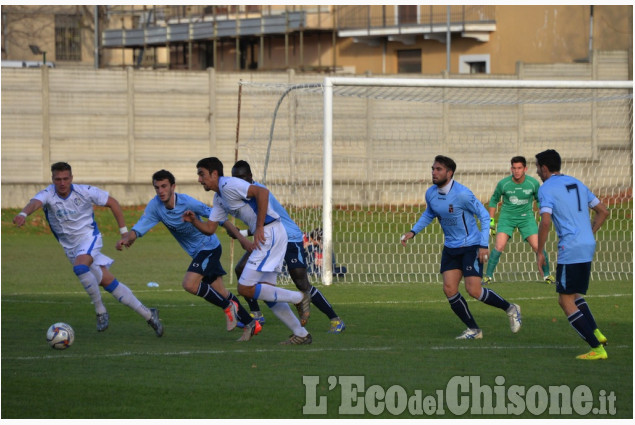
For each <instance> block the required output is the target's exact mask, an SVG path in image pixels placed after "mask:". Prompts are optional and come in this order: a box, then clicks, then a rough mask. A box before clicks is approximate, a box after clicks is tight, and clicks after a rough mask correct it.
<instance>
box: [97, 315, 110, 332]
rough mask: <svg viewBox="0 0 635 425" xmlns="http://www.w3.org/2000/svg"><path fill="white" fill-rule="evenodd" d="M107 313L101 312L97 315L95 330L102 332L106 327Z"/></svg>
mask: <svg viewBox="0 0 635 425" xmlns="http://www.w3.org/2000/svg"><path fill="white" fill-rule="evenodd" d="M109 318H110V316H108V313H101V314H98V315H97V332H103V331H105V330H106V329H108V319H109Z"/></svg>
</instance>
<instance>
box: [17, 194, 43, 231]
mask: <svg viewBox="0 0 635 425" xmlns="http://www.w3.org/2000/svg"><path fill="white" fill-rule="evenodd" d="M40 208H42V201H39V200H37V199H31V200H30V201H29V203H28V204H26V206H25V207H24V208H22V211H20V212H19V213H18V214H16V216H15V217H13V224H15V225H16V226H18V227H21V226H23V225H24V223H26V218H27V216H29V215H31V214H33V213H34V212H35V211H37V210H38V209H40Z"/></svg>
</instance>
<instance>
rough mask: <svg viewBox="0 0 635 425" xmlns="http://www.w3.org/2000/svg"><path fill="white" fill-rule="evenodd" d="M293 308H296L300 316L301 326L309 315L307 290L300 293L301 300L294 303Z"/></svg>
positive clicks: (309, 306) (309, 302)
mask: <svg viewBox="0 0 635 425" xmlns="http://www.w3.org/2000/svg"><path fill="white" fill-rule="evenodd" d="M295 308H297V309H298V316H300V324H301V325H302V326H304V325H306V323H307V322H308V321H309V316H310V315H311V294H310V293H308V292H303V293H302V301H300V302H299V303H297V304H296V305H295Z"/></svg>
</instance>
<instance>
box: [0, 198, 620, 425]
mask: <svg viewBox="0 0 635 425" xmlns="http://www.w3.org/2000/svg"><path fill="white" fill-rule="evenodd" d="M16 212H17V210H3V211H2V339H1V341H2V406H1V407H2V411H1V415H2V418H3V419H38V418H79V419H81V418H100V419H118V418H168V419H173V418H188V419H198V418H304V419H309V418H310V419H323V418H350V419H353V418H360V417H364V418H375V417H379V418H392V417H395V416H398V417H400V418H418V417H424V418H425V417H429V418H439V417H443V418H452V417H461V418H490V417H500V418H502V417H507V418H508V417H520V418H535V417H540V418H575V417H584V418H608V419H612V418H632V417H633V367H632V365H633V345H632V342H633V320H632V319H633V294H632V282H631V281H606V282H600V281H594V282H592V284H591V290H590V292H589V294H588V296H587V301H588V303H589V305H590V306H591V308H592V310H593V313H594V315H595V317H596V319H597V320H598V322H599V324H600V327H601V329H602V331H603V332H604V334H605V335H606V336H607V337H608V338H609V345H608V346H607V351H608V353H609V359H608V360H606V361H595V362H582V361H576V360H575V359H574V357H575V356H576V355H577V354H580V353H582V352H586V351H588V347H587V345H586V344H585V343H584V342H583V341H582V340H581V339H580V338H579V337H578V335H577V334H576V333H575V331H574V330H573V329H572V328H571V327H570V326H569V324H568V322H567V320H566V318H565V317H564V315H563V313H562V311H561V310H560V308H559V307H558V305H557V302H556V294H555V290H554V288H553V287H548V286H546V285H544V284H542V283H538V282H513V283H512V282H500V283H495V284H493V285H492V286H490V287H491V288H492V289H494V290H495V291H496V292H498V293H499V294H500V295H502V296H503V297H505V298H507V299H508V300H510V301H513V302H516V303H518V304H520V306H521V307H522V313H523V328H522V329H521V331H520V332H519V333H518V334H515V335H514V334H512V333H511V332H510V330H509V325H508V320H507V317H506V316H505V314H504V313H503V312H502V311H500V310H497V309H494V308H492V307H489V306H486V305H483V304H482V303H479V302H476V301H470V308H471V309H472V312H473V314H474V315H475V317H476V319H477V321H478V322H479V325H480V326H481V328H482V329H483V332H484V338H483V339H482V340H477V341H457V340H455V339H454V337H455V336H457V335H458V334H459V333H460V332H461V331H462V330H463V325H462V324H461V323H460V322H459V320H458V319H457V318H456V316H454V315H453V314H452V312H451V310H450V308H449V306H448V303H447V301H446V300H445V297H444V295H443V292H442V289H441V285H440V284H436V283H434V284H433V283H425V282H421V283H417V284H414V283H408V284H404V283H397V282H395V283H387V284H383V285H363V284H356V283H350V284H349V283H346V284H337V283H336V284H334V285H332V286H329V287H324V286H319V288H320V290H321V291H322V292H323V294H324V295H325V296H326V297H327V299H328V300H329V301H330V302H331V304H332V305H333V306H334V308H335V310H336V312H337V313H338V314H339V315H340V316H341V317H342V318H343V320H344V321H345V322H346V324H347V329H346V331H345V332H344V333H343V334H341V335H331V334H327V333H326V331H327V329H328V326H329V322H328V319H327V318H326V317H325V316H324V315H322V314H321V313H320V312H319V311H318V310H317V309H313V314H312V316H311V320H310V321H309V324H308V326H307V328H308V330H309V331H310V332H311V333H312V335H313V344H312V345H308V346H295V347H294V346H289V347H286V346H280V345H278V343H279V342H280V341H282V340H284V339H286V338H287V337H288V334H289V332H288V330H287V329H286V328H285V327H284V326H283V325H282V324H281V323H280V322H279V321H277V319H275V317H274V316H273V315H272V314H271V313H270V312H269V311H268V309H267V308H266V307H265V306H264V305H262V307H263V312H264V313H265V316H266V318H267V323H266V324H265V326H264V328H263V331H262V333H261V334H260V335H258V336H256V337H255V338H254V339H253V340H252V341H250V342H248V343H238V342H236V341H235V340H236V339H237V338H238V337H239V336H240V331H239V330H236V331H234V332H231V333H228V332H227V331H226V330H225V318H224V315H223V313H222V312H221V311H220V309H218V308H216V307H214V306H212V305H210V304H208V303H206V302H205V301H204V300H202V299H200V298H198V297H195V296H192V295H190V294H188V293H186V292H185V291H183V290H182V289H181V285H180V283H181V279H182V277H183V274H184V272H185V269H186V268H187V265H188V264H189V263H188V259H189V257H187V255H186V254H185V253H184V252H183V251H182V250H181V248H180V247H179V246H178V244H177V243H176V241H174V240H173V238H172V237H171V236H170V235H169V233H168V232H167V231H166V230H165V229H164V228H162V227H161V228H159V227H157V229H156V230H154V231H153V232H152V233H151V234H149V235H147V236H146V237H144V238H142V239H141V240H139V241H138V242H137V243H136V244H135V245H134V246H133V247H132V248H131V249H130V250H128V251H127V252H118V251H116V250H115V249H114V245H115V242H116V240H117V232H116V229H115V227H116V224H115V223H114V220H113V219H112V216H111V215H110V213H109V212H106V214H105V215H104V214H103V212H99V211H98V214H97V220H98V222H99V223H100V226H101V229H102V232H103V233H104V235H105V237H104V242H105V249H104V253H106V254H107V255H109V256H111V257H112V258H114V259H115V260H116V262H115V264H114V266H113V268H112V271H113V273H114V274H115V276H117V278H118V279H119V280H120V281H122V282H125V283H126V284H127V285H128V286H129V287H130V288H131V289H132V290H133V292H134V293H135V294H136V295H137V297H138V298H139V299H140V300H141V301H142V302H143V303H144V304H146V305H147V306H149V307H158V308H159V309H160V312H161V319H162V321H163V324H164V326H165V335H164V336H163V337H162V338H157V337H156V336H155V335H154V332H153V331H152V329H151V328H150V327H149V326H148V325H147V324H146V323H145V322H144V321H143V320H142V319H141V318H140V317H139V316H137V315H136V314H135V313H134V312H132V311H131V310H129V309H128V308H127V307H125V306H122V305H119V303H117V301H116V300H114V299H113V298H112V297H111V296H110V295H109V294H107V293H105V292H104V295H103V298H104V300H105V303H106V306H107V307H108V309H109V312H110V328H109V329H108V330H107V331H106V332H104V333H97V332H96V330H95V317H94V310H93V308H92V306H91V304H90V302H89V298H88V296H87V295H86V294H85V292H84V291H83V289H82V288H81V285H80V284H79V282H78V281H77V279H76V277H75V275H74V274H73V272H72V269H71V267H70V264H69V263H68V261H67V259H66V257H65V256H64V254H63V251H62V249H61V247H60V246H59V245H58V244H57V242H56V241H55V239H54V238H53V237H52V236H51V234H50V232H49V231H48V230H47V227H46V225H45V223H44V221H43V218H42V215H41V214H40V213H37V214H35V215H33V216H31V217H29V220H28V224H27V226H26V227H25V228H23V229H16V228H15V227H14V226H13V225H12V224H11V219H12V217H13V215H14V214H15V213H16ZM126 214H128V215H129V220H128V223H130V224H132V223H134V221H135V220H136V217H138V216H139V214H140V210H139V209H127V210H126ZM219 236H220V237H221V241H222V242H223V247H224V249H225V254H226V255H224V260H225V264H224V265H225V267H226V269H227V270H228V271H229V268H230V263H229V255H228V252H229V249H228V248H229V241H228V239H227V237H226V236H225V234H224V232H221V234H219ZM150 281H156V282H158V283H159V284H160V286H159V287H158V288H149V287H147V286H146V284H147V283H148V282H150ZM226 285H227V286H228V288H230V289H235V283H234V282H232V283H230V282H226ZM462 292H463V294H464V295H465V291H462ZM57 321H64V322H67V323H69V324H71V325H72V326H73V327H74V329H75V333H76V339H75V343H74V345H73V346H72V347H70V348H69V349H67V350H65V351H55V350H53V349H51V348H49V346H48V345H47V343H46V339H45V333H46V329H47V328H48V326H49V325H50V324H52V323H54V322H57ZM303 377H306V378H303ZM311 377H314V378H311ZM315 377H316V378H315ZM347 377H352V378H347ZM360 377H363V380H364V386H363V387H362V388H358V387H353V388H358V389H359V392H357V391H354V396H353V395H352V393H351V390H350V388H348V387H347V386H346V385H345V382H347V380H349V381H350V380H353V381H355V382H356V383H359V382H360V379H361V378H360ZM462 377H471V378H469V379H471V381H469V382H470V385H469V386H464V387H458V388H459V392H460V393H459V394H458V395H459V396H462V397H467V398H468V400H469V402H467V404H465V403H462V404H461V403H459V404H460V406H459V407H455V408H453V407H452V398H453V397H454V396H456V395H457V392H456V391H453V390H454V389H455V386H453V385H454V384H455V383H457V382H464V381H465V378H462ZM303 379H305V380H306V382H307V384H306V385H305V383H304V382H305V381H303ZM317 379H319V383H318V384H317V386H316V385H314V384H312V383H313V382H317V381H316V380H317ZM478 379H480V381H478ZM309 382H311V384H309ZM479 384H480V386H479ZM556 386H557V387H560V386H564V387H563V388H565V387H566V389H568V390H570V391H571V393H573V395H572V399H573V402H574V404H575V403H578V404H579V405H580V406H577V408H574V410H573V411H571V412H570V413H569V412H568V411H566V410H563V411H559V410H558V406H559V405H561V404H562V403H564V402H562V403H560V404H558V402H557V401H556V400H551V399H550V398H549V397H550V395H551V393H550V392H549V391H551V390H550V387H554V388H555V387H556ZM400 389H403V392H399V391H398V390H400ZM489 389H492V394H493V395H492V398H488V397H489V396H488V390H489ZM561 389H562V388H561ZM566 389H565V390H564V391H565V392H566ZM587 390H588V391H589V393H588V394H587V393H586V392H585V391H587ZM383 391H386V393H387V394H389V395H390V396H389V397H387V399H386V400H384V396H383V393H382V392H383ZM479 393H481V395H480V396H479ZM519 393H520V394H521V395H522V397H521V399H522V403H521V402H519V399H518V397H513V395H514V394H519ZM395 394H397V396H395ZM404 394H405V395H404ZM419 394H422V397H423V398H425V399H426V400H427V402H430V403H433V402H435V401H436V402H437V406H436V407H434V406H433V407H430V406H431V404H425V403H424V407H423V408H420V409H416V406H415V407H414V408H412V409H411V408H409V407H407V406H406V405H405V404H404V400H410V399H411V398H413V399H416V397H419ZM415 395H416V397H415ZM406 396H407V397H408V398H407V399H404V397H406ZM411 396H412V397H411ZM440 396H442V401H439V400H441V399H440V398H439V397H440ZM315 397H317V398H315ZM544 397H547V399H545V398H544ZM565 399H566V397H565ZM459 400H463V399H459ZM488 400H489V401H488ZM492 400H493V401H492ZM581 400H582V401H583V402H582V403H580V401H581ZM463 401H465V400H463ZM548 401H549V403H547V402H548ZM384 403H385V404H384ZM481 404H483V405H484V406H487V405H488V404H491V405H493V406H494V407H497V408H498V410H496V413H492V412H490V413H487V411H485V412H484V413H482V412H480V411H479V409H478V407H479V406H480V405H481ZM564 404H566V403H564ZM317 405H319V408H317ZM347 406H348V407H347ZM303 407H307V408H308V409H309V410H311V409H312V411H313V412H319V414H310V415H309V414H304V413H303ZM360 407H361V409H362V410H361V411H360V410H359V409H360ZM464 407H466V411H465V412H464V411H463V410H465V409H463V408H464ZM594 409H595V410H594ZM422 412H423V413H422Z"/></svg>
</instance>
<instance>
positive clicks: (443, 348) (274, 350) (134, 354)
mask: <svg viewBox="0 0 635 425" xmlns="http://www.w3.org/2000/svg"><path fill="white" fill-rule="evenodd" d="M575 348H578V349H582V350H583V349H584V348H580V344H576V345H521V346H507V345H498V346H486V347H474V346H466V345H436V346H420V347H408V350H409V351H414V350H421V351H425V350H434V351H446V350H481V351H485V350H488V351H501V350H525V351H527V350H545V349H549V350H571V349H575ZM622 348H627V349H630V348H631V346H630V345H611V349H622ZM395 349H396V348H395V347H394V346H388V347H328V348H318V347H311V348H309V347H302V348H301V351H296V353H298V354H304V353H307V352H309V353H322V352H357V351H394V350H395ZM290 352H291V351H289V349H288V348H258V349H254V350H247V349H231V348H227V349H216V350H186V351H166V352H147V351H124V352H121V353H112V354H103V353H102V354H90V355H88V354H81V355H74V354H67V353H66V352H64V353H62V352H59V354H49V355H44V356H22V357H2V360H4V361H6V360H13V361H39V360H62V359H103V358H105V357H109V358H117V357H142V356H143V357H146V356H155V357H187V356H200V355H204V356H206V355H211V354H214V355H235V354H249V355H255V354H261V353H290Z"/></svg>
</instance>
